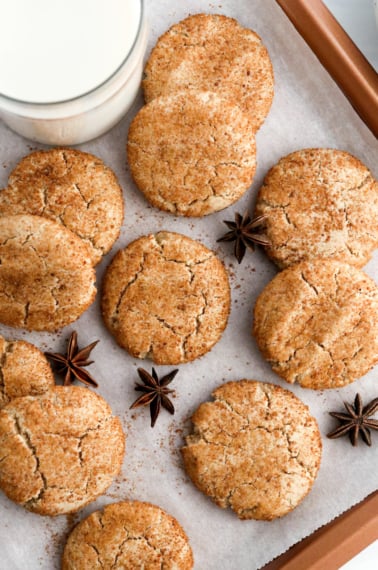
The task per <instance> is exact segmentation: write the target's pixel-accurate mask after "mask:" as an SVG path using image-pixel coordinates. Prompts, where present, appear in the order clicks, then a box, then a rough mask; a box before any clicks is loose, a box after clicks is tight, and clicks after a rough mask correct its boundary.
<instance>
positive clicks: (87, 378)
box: [45, 331, 99, 388]
mask: <svg viewBox="0 0 378 570" xmlns="http://www.w3.org/2000/svg"><path fill="white" fill-rule="evenodd" d="M98 342H99V341H98V340H95V341H94V342H92V343H91V344H89V345H88V346H86V347H85V348H82V349H81V350H79V347H78V345H77V332H76V331H73V332H72V334H71V336H70V338H69V339H68V345H67V353H66V354H60V353H58V352H45V355H46V356H47V358H50V359H51V360H53V361H54V362H56V363H57V364H58V369H57V372H58V373H60V374H64V375H65V376H64V385H65V386H69V385H70V384H72V382H73V381H74V380H75V378H76V380H79V382H82V383H83V384H86V385H87V386H93V387H94V388H97V386H98V384H97V382H96V380H95V379H94V378H92V376H91V375H90V374H89V372H88V371H87V370H84V367H85V366H89V364H92V363H93V360H88V357H89V355H90V353H91V352H92V350H93V349H94V347H95V346H96V344H97V343H98Z"/></svg>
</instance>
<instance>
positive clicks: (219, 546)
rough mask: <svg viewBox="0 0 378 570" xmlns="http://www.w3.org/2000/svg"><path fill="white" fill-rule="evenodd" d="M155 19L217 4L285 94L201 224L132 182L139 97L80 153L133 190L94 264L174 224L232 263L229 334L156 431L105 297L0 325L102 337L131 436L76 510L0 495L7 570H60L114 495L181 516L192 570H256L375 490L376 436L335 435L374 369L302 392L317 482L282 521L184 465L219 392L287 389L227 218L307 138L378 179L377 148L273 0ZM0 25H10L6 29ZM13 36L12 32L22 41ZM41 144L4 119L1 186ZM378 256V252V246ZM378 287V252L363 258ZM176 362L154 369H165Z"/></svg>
mask: <svg viewBox="0 0 378 570" xmlns="http://www.w3.org/2000/svg"><path fill="white" fill-rule="evenodd" d="M146 4H147V12H148V18H149V22H150V41H149V49H150V48H151V47H152V45H153V44H154V43H155V41H156V39H157V37H158V36H159V35H160V34H161V33H163V32H164V31H165V30H166V29H167V28H168V27H169V26H170V25H171V24H172V23H174V22H177V21H178V20H180V19H181V18H183V17H185V16H186V15H188V14H189V13H195V12H199V11H202V12H218V13H223V14H226V15H229V16H233V17H235V18H237V19H238V20H239V21H240V22H241V23H242V24H243V25H245V26H247V27H250V28H252V29H254V30H256V31H257V32H258V33H259V34H260V35H261V36H262V38H263V41H264V42H265V44H266V46H267V47H268V49H269V52H270V55H271V58H272V60H273V65H274V71H275V80H276V87H275V89H276V93H275V99H274V103H273V107H272V110H271V113H270V115H269V117H268V119H267V121H266V123H265V124H264V125H263V126H262V128H261V130H260V132H259V133H258V135H257V148H258V157H257V158H258V170H257V174H256V177H255V180H254V183H253V186H252V188H251V190H250V191H249V192H248V193H247V194H246V195H245V196H244V197H243V198H242V199H241V200H240V201H239V202H238V203H237V204H235V205H234V206H232V207H230V208H228V209H227V210H226V211H223V212H219V213H217V214H213V215H211V216H207V217H205V218H203V219H193V218H192V219H184V218H176V217H173V216H172V215H169V214H167V213H163V212H160V211H158V210H156V209H154V208H152V207H150V206H149V205H148V204H147V202H146V201H145V200H144V198H143V197H142V195H141V194H140V193H139V191H138V190H137V189H136V188H135V186H134V185H133V183H132V182H131V179H130V175H129V173H128V169H127V166H126V160H125V142H126V136H127V130H128V126H129V123H130V120H131V118H132V117H133V116H134V115H135V113H136V112H137V110H138V109H139V107H140V106H141V105H142V98H141V96H140V97H139V99H138V101H136V103H135V105H134V107H133V108H132V110H131V111H130V113H129V115H128V117H126V118H125V119H124V120H122V121H121V123H119V124H118V125H117V126H116V127H115V128H113V130H112V131H110V132H109V133H108V134H106V135H105V136H102V137H101V138H99V139H97V140H95V141H93V142H91V143H87V144H83V145H82V146H81V147H80V148H82V149H83V150H86V151H89V152H93V153H94V154H96V155H98V156H99V157H101V158H102V159H103V160H104V161H105V162H106V163H107V164H108V165H109V166H110V167H111V168H113V169H114V170H115V172H116V174H117V175H118V177H119V180H120V183H121V185H122V187H123V189H124V197H125V202H126V215H125V220H124V225H123V229H122V234H121V237H120V239H119V240H118V242H117V243H116V245H115V246H114V248H113V250H112V252H111V253H110V254H109V255H108V256H107V257H106V258H105V259H104V260H103V262H102V263H101V264H100V266H99V267H98V285H99V286H100V285H101V279H102V276H103V273H104V270H105V268H106V266H107V265H108V263H109V261H110V259H111V257H112V255H113V254H114V253H115V251H117V250H118V249H119V248H122V247H124V246H125V245H126V244H128V243H129V242H130V241H131V240H133V239H135V238H137V237H139V236H140V235H143V234H146V233H149V232H155V231H157V230H160V229H163V228H164V229H167V230H172V231H177V232H181V233H184V234H186V235H188V236H191V237H193V238H196V239H199V240H200V241H202V242H203V243H204V244H205V245H206V246H208V247H210V248H212V249H214V250H215V251H216V252H217V253H218V254H219V256H220V258H221V259H222V260H224V262H225V264H226V266H227V268H228V270H229V272H230V280H231V286H232V312H231V316H230V320H229V324H228V327H227V329H226V331H225V333H224V335H223V337H222V339H221V341H220V342H219V343H218V344H217V345H216V346H215V347H214V349H213V350H212V351H211V352H210V353H208V354H207V355H205V356H204V357H203V358H201V359H199V360H197V361H195V362H193V363H189V364H185V365H181V366H180V367H179V368H180V371H179V374H178V376H177V377H176V379H175V381H174V384H173V386H172V387H174V388H175V389H176V392H177V397H176V399H175V400H174V403H175V406H176V409H177V412H176V414H175V416H174V417H173V418H172V416H170V415H169V414H168V413H166V412H165V411H163V412H162V413H161V415H160V417H159V419H158V421H157V424H156V426H155V428H154V429H151V428H150V426H149V414H148V409H142V410H140V409H139V410H136V411H135V412H134V413H132V412H130V411H129V406H130V404H131V403H132V402H133V401H134V399H135V397H136V396H137V395H138V394H137V393H136V392H135V391H134V382H135V381H136V380H137V373H136V368H137V366H140V365H142V366H144V367H146V368H147V369H150V368H151V364H152V363H151V362H149V361H136V360H135V359H133V358H131V357H130V356H129V355H128V354H127V353H126V352H125V351H123V350H122V349H120V348H119V347H118V346H117V345H116V343H115V341H114V340H113V339H112V337H111V336H110V334H109V333H108V332H107V331H106V329H105V327H104V325H103V323H102V321H101V317H100V311H99V304H98V298H97V301H96V302H95V303H94V305H93V306H92V307H91V308H90V309H89V310H88V311H87V312H86V313H85V314H84V315H83V316H82V317H81V318H80V319H79V321H77V322H76V323H75V324H74V325H72V326H70V327H66V328H65V329H64V330H63V331H61V332H59V333H58V334H45V333H33V334H30V333H26V332H25V331H20V330H16V329H9V328H7V327H4V326H0V333H1V334H2V335H4V336H5V337H7V338H24V339H27V340H29V341H31V342H33V343H35V344H36V345H37V346H39V347H40V348H41V349H42V350H50V351H61V350H64V349H65V346H66V339H67V337H68V336H69V333H70V331H71V330H72V329H76V330H77V331H78V333H79V343H80V345H81V346H85V345H86V344H88V343H89V342H92V341H93V340H95V339H100V343H99V345H98V346H97V347H96V348H95V350H94V351H93V356H94V358H95V364H93V365H92V366H91V367H90V371H91V373H92V374H93V375H94V377H95V378H97V380H98V382H99V385H100V386H99V389H98V392H99V393H100V394H101V395H102V396H103V397H104V398H106V399H107V400H108V401H109V403H110V405H111V406H112V409H113V411H114V413H116V414H118V415H119V416H120V418H121V420H122V423H123V427H124V429H125V431H126V432H127V435H128V439H127V453H126V457H125V461H124V465H123V469H122V474H121V475H120V476H119V477H118V479H117V480H116V481H115V483H114V484H113V485H112V487H111V488H110V489H109V491H108V492H107V494H106V495H105V496H103V497H101V498H99V499H98V500H97V501H96V502H95V503H92V504H91V505H90V506H89V507H87V508H86V509H84V510H83V511H81V512H80V513H79V514H78V515H75V516H72V515H71V516H59V517H56V518H53V519H51V518H44V517H40V516H38V515H35V514H31V513H28V512H26V511H25V510H24V509H23V508H21V507H17V506H15V505H14V504H13V503H11V502H10V501H9V500H8V499H6V497H5V496H4V495H3V494H0V505H1V506H0V508H1V511H0V512H1V521H0V549H1V555H0V568H1V569H2V570H18V569H23V570H25V569H28V570H34V569H43V570H51V569H56V568H59V565H60V556H61V551H62V548H63V545H64V542H65V539H66V537H67V533H68V532H69V531H70V529H71V528H72V526H73V524H74V523H75V522H76V521H78V520H81V519H82V518H83V517H85V516H86V515H87V514H89V513H91V512H92V511H94V510H96V509H97V508H99V507H101V506H103V505H105V504H106V503H109V502H113V501H116V500H122V499H124V498H131V499H139V500H146V501H150V502H153V503H155V504H158V505H160V506H161V507H162V508H164V509H166V510H167V511H168V512H169V513H171V514H172V515H174V516H175V517H176V518H177V519H178V520H179V521H180V523H181V524H182V525H183V527H184V529H185V530H186V532H187V533H188V535H189V537H190V541H191V544H192V547H193V550H194V556H195V568H196V569H199V570H215V569H216V570H234V569H235V570H253V569H255V568H258V567H260V566H261V565H263V564H264V563H266V562H267V561H269V560H270V559H272V558H273V557H275V556H277V555H279V554H280V553H281V552H283V551H284V550H286V549H287V548H288V547H290V546H291V545H292V544H294V543H295V542H297V541H298V540H300V539H301V538H303V537H305V536H306V535H308V534H310V533H311V532H313V531H314V530H315V529H316V528H318V527H319V526H321V525H323V524H325V523H327V522H328V521H330V520H331V519H333V518H334V517H335V516H337V515H338V514H340V513H341V512H343V511H344V510H346V509H348V508H349V507H350V506H352V505H353V504H355V503H356V502H359V501H360V500H362V499H363V498H364V497H365V496H367V495H368V494H369V493H371V492H372V491H373V490H375V489H376V488H377V472H378V456H377V450H378V437H377V434H376V433H373V447H372V448H371V449H370V448H368V447H367V446H365V444H363V443H362V442H361V443H360V445H359V446H358V447H357V448H353V447H352V446H351V445H350V443H349V440H348V439H347V438H343V439H339V440H329V439H327V438H326V437H325V434H326V433H327V432H328V431H329V430H330V429H331V428H332V427H333V426H334V420H333V419H332V418H330V416H329V415H328V412H329V411H330V410H336V409H341V408H342V401H343V400H347V401H350V402H351V401H353V398H354V395H355V393H356V391H358V392H360V394H361V395H362V397H363V399H364V401H366V402H367V401H368V400H370V399H371V398H373V397H375V396H377V380H376V378H377V375H378V371H377V370H373V371H371V372H370V373H369V374H367V375H366V376H365V377H364V378H362V379H360V380H358V381H357V382H355V383H354V384H352V385H350V386H348V387H345V388H343V389H340V390H332V391H324V392H316V391H311V390H305V389H302V388H300V387H296V386H293V387H290V389H292V391H293V392H294V393H295V394H296V395H297V396H299V397H300V398H301V399H302V400H303V401H304V402H305V403H306V404H308V405H309V407H310V409H311V412H312V413H313V415H314V416H315V417H316V418H317V420H318V422H319V426H320V430H321V433H322V435H323V446H324V451H323V460H322V465H321V469H320V473H319V476H318V479H317V481H316V483H315V485H314V487H313V490H312V491H311V493H310V494H309V495H308V497H307V498H306V499H305V500H304V501H303V503H302V504H301V505H300V506H299V507H298V508H297V509H295V510H294V511H293V512H292V513H291V514H289V515H287V516H286V517H284V518H282V519H280V520H276V521H274V522H259V521H239V520H238V519H237V518H236V516H235V515H234V514H233V513H232V512H229V511H225V510H221V509H219V508H218V507H216V506H215V505H214V504H213V503H212V502H211V501H210V500H208V499H207V498H206V497H205V496H203V495H202V493H200V492H199V491H197V490H196V489H195V487H194V486H193V485H192V483H191V482H190V481H189V479H188V478H187V477H186V475H185V472H184V470H183V468H182V464H181V460H180V454H179V448H180V446H181V445H182V443H183V439H182V434H183V431H184V432H185V430H188V428H189V425H190V424H189V421H188V418H189V417H190V415H191V414H192V413H193V411H194V410H195V409H196V407H197V406H198V405H199V404H200V402H202V401H204V400H207V399H209V398H210V393H211V391H212V390H213V389H214V388H215V387H216V386H217V385H218V384H220V383H222V382H225V381H228V380H237V379H241V378H252V379H257V380H261V381H269V382H275V383H277V384H280V385H282V386H284V387H286V388H289V385H288V384H286V383H285V382H283V381H282V380H280V379H279V378H278V377H277V376H276V375H275V374H274V373H273V372H272V371H271V369H270V366H269V365H268V364H267V363H265V362H264V361H263V359H262V357H261V356H260V354H259V352H258V350H257V347H256V345H255V342H254V340H253V339H252V338H251V334H250V330H251V323H252V308H253V305H254V302H255V300H256V297H257V295H258V294H259V293H260V292H261V290H262V289H263V287H264V286H265V285H266V284H267V283H268V282H269V281H270V279H271V278H272V277H273V276H274V275H275V273H276V269H275V267H274V266H273V264H272V263H271V262H269V261H268V259H267V258H266V257H265V255H264V253H263V252H262V251H257V252H255V253H247V255H246V257H245V260H244V262H243V264H242V265H240V266H238V265H237V263H236V262H235V261H234V260H233V257H232V246H231V245H230V244H217V243H216V240H217V238H219V237H220V236H221V235H222V234H223V233H224V231H225V229H226V228H225V226H224V225H223V223H222V220H224V219H233V215H234V212H235V211H240V212H243V211H244V210H245V209H246V208H247V207H249V208H251V209H252V206H253V203H254V200H255V195H256V191H257V189H258V187H259V185H260V184H261V182H262V179H263V176H264V174H265V173H266V171H267V170H268V168H269V167H270V166H272V165H273V164H274V163H275V162H276V161H277V160H278V159H279V158H280V157H281V156H283V155H286V154H287V153H289V152H291V151H293V150H296V149H299V148H303V147H309V146H325V147H335V148H340V149H345V150H347V151H349V152H351V153H353V154H355V155H356V156H358V157H359V158H360V159H362V160H363V161H364V162H365V163H366V164H367V165H368V166H369V167H370V169H372V171H373V172H374V173H375V176H377V175H378V170H377V168H378V166H377V156H378V153H377V151H378V145H377V141H376V140H375V139H374V137H373V135H372V134H371V133H370V131H369V130H368V129H367V127H366V126H365V125H364V124H363V123H362V122H361V120H360V119H359V118H358V116H357V115H356V114H355V112H354V111H353V109H352V107H351V106H350V104H349V103H348V102H347V100H346V99H345V98H344V96H343V95H342V93H341V92H340V91H339V89H338V88H337V87H336V85H335V84H334V83H333V81H332V80H331V78H330V77H329V76H328V75H327V73H326V72H325V71H324V69H323V68H322V67H321V66H320V64H319V63H318V61H317V59H316V57H315V56H314V55H313V54H312V52H311V51H310V50H309V49H308V48H307V46H306V44H305V43H304V41H303V40H302V38H301V37H300V36H299V35H298V34H297V32H296V31H295V30H294V28H293V27H292V25H291V24H290V22H289V21H288V20H287V19H286V17H285V16H284V14H283V13H282V12H281V10H280V9H279V7H278V6H277V5H276V4H275V2H274V1H273V0H234V1H232V0H229V1H223V2H220V3H214V4H210V3H208V2H206V1H201V0H191V1H186V2H177V0H147V2H146ZM2 25H6V24H5V23H3V24H2ZM15 41H17V38H15ZM35 148H42V145H37V144H34V143H31V142H30V141H27V140H25V139H23V138H21V137H20V136H18V135H16V134H14V133H13V132H11V131H10V130H9V129H8V128H7V127H5V125H4V124H0V165H1V169H0V187H2V186H5V185H6V182H7V177H8V174H9V172H10V171H11V169H12V168H13V167H14V166H15V165H16V163H17V162H18V160H19V159H20V158H21V157H22V156H24V155H25V154H27V153H28V152H29V151H30V150H32V149H35ZM377 253H378V252H377ZM365 269H366V271H367V272H368V273H369V275H371V276H372V277H373V278H375V280H376V281H378V256H377V255H375V256H374V259H373V260H372V261H371V262H370V263H369V264H368V265H367V266H366V268H365ZM170 369H172V367H158V371H159V372H160V373H162V374H164V373H165V372H166V371H168V370H170Z"/></svg>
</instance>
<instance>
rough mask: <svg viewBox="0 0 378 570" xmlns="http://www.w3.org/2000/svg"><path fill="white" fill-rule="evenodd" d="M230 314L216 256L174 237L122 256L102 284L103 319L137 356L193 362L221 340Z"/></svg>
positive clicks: (142, 242) (137, 245)
mask: <svg viewBox="0 0 378 570" xmlns="http://www.w3.org/2000/svg"><path fill="white" fill-rule="evenodd" d="M229 310H230V287H229V283H228V277H227V273H226V270H225V268H224V266H223V264H222V262H221V261H220V260H219V259H218V258H217V257H216V255H215V254H214V252H212V251H210V250H209V249H207V248H206V247H205V246H203V245H202V244H200V243H198V242H197V241H194V240H192V239H190V238H188V237H185V236H183V235H180V234H176V233H173V232H159V233H157V234H155V235H149V236H143V237H141V238H139V239H137V240H135V241H134V242H132V243H131V244H130V245H129V246H128V247H126V249H123V250H121V251H119V252H118V253H117V254H116V255H115V257H114V258H113V260H112V262H111V264H110V266H109V267H108V269H107V271H106V274H105V277H104V283H103V295H102V313H103V316H104V320H105V323H106V325H107V327H108V329H109V330H110V332H111V333H112V334H113V335H114V336H115V338H116V340H117V342H118V343H119V344H120V345H121V346H122V347H123V348H125V349H126V350H127V351H128V352H130V354H132V356H134V357H137V358H151V359H152V360H153V361H154V362H156V363H157V364H179V363H181V362H188V361H190V360H194V359H195V358H198V357H199V356H202V355H203V354H205V353H206V352H208V351H209V350H210V349H211V348H212V347H213V345H214V344H215V343H216V342H217V341H218V340H219V338H220V336H221V334H222V332H223V330H224V328H225V326H226V324H227V318H228V314H229Z"/></svg>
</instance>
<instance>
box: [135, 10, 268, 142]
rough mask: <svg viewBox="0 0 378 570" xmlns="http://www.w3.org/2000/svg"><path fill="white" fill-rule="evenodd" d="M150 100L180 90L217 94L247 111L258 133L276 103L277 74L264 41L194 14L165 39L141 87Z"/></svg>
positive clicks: (228, 22)
mask: <svg viewBox="0 0 378 570" xmlns="http://www.w3.org/2000/svg"><path fill="white" fill-rule="evenodd" d="M142 86H143V89H144V95H145V98H146V101H151V100H152V99H155V97H159V96H161V95H172V94H173V93H176V92H178V91H181V90H186V91H187V90H194V89H195V90H197V91H213V92H216V93H218V94H220V95H222V97H225V98H227V99H228V100H229V101H232V102H233V103H237V104H238V105H240V106H241V108H242V109H243V110H244V111H246V112H247V113H248V114H249V115H250V117H251V121H252V125H253V129H254V130H255V131H256V130H257V129H258V128H259V127H260V126H261V124H262V123H263V122H264V120H265V117H266V116H267V114H268V112H269V109H270V106H271V104H272V100H273V93H274V81H273V69H272V64H271V61H270V58H269V55H268V52H267V50H266V48H265V46H264V45H263V43H262V41H261V38H260V37H259V36H258V35H257V34H256V33H255V32H253V31H252V30H249V29H247V28H243V27H242V26H241V25H240V24H239V23H238V22H237V21H236V20H234V19H233V18H229V17H227V16H223V15H220V14H195V15H193V16H189V17H188V18H185V20H182V21H181V22H179V23H178V24H175V25H174V26H172V27H171V28H170V29H169V30H168V31H167V32H166V33H165V34H164V35H162V36H161V37H160V38H159V40H158V42H157V44H156V46H155V48H154V49H153V50H152V53H151V55H150V57H149V60H148V62H147V65H146V67H145V78H144V80H143V82H142Z"/></svg>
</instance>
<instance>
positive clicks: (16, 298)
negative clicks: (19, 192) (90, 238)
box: [0, 215, 96, 331]
mask: <svg viewBox="0 0 378 570" xmlns="http://www.w3.org/2000/svg"><path fill="white" fill-rule="evenodd" d="M0 259H1V264H0V322H2V323H4V324H6V325H9V326H12V327H22V328H25V329H28V330H45V331H51V330H57V329H59V328H61V327H64V326H65V325H68V324H69V323H72V322H73V321H75V320H76V319H77V318H78V317H79V316H80V315H81V314H82V313H83V312H84V311H85V310H86V309H87V308H88V307H89V305H90V304H91V303H92V302H93V300H94V298H95V294H96V288H95V278H96V276H95V272H94V269H93V267H92V261H91V253H90V250H89V247H88V246H87V244H85V243H84V242H83V241H82V240H81V239H80V238H78V237H77V235H75V234H74V233H72V232H71V231H70V230H68V229H67V228H65V227H64V226H63V225H62V224H59V223H58V222H53V221H52V220H48V219H47V218H43V217H41V216H30V215H24V216H23V215H18V216H2V217H0Z"/></svg>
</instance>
